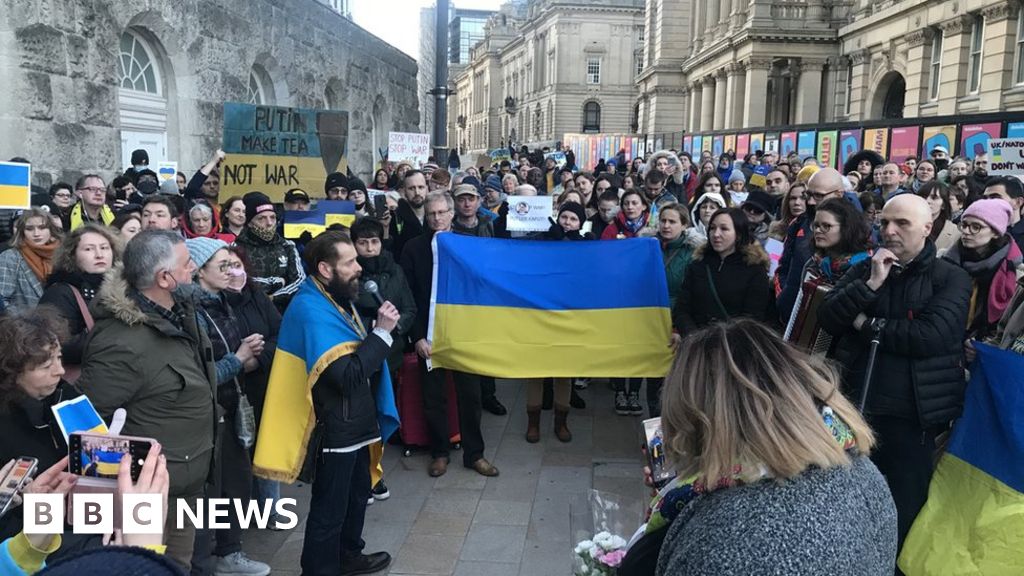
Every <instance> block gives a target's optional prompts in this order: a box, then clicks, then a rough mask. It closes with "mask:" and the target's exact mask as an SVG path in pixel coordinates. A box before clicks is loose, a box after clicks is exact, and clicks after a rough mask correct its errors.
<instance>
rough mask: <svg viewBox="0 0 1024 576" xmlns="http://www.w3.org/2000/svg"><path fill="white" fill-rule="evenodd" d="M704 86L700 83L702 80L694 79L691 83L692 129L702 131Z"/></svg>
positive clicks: (690, 124)
mask: <svg viewBox="0 0 1024 576" xmlns="http://www.w3.org/2000/svg"><path fill="white" fill-rule="evenodd" d="M703 94H704V88H703V86H702V85H701V83H700V80H694V81H693V83H692V84H690V123H689V126H690V131H691V132H699V131H700V105H701V102H702V101H703V100H704V97H703Z"/></svg>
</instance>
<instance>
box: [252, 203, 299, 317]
mask: <svg viewBox="0 0 1024 576" xmlns="http://www.w3.org/2000/svg"><path fill="white" fill-rule="evenodd" d="M242 203H243V204H245V228H243V229H242V233H241V234H239V235H238V237H237V238H236V239H235V244H237V245H238V246H241V247H242V248H244V249H245V254H246V256H247V257H248V259H249V265H250V267H251V269H250V271H249V276H250V277H251V278H252V281H253V282H255V283H256V284H257V285H258V286H260V287H261V288H262V289H263V292H264V293H266V295H267V296H270V299H271V300H273V301H274V305H275V306H277V309H278V310H280V311H281V312H282V313H284V309H285V307H287V306H288V302H289V301H290V300H291V298H292V295H294V294H295V292H297V291H298V289H299V286H300V285H301V284H302V281H303V280H305V278H306V273H305V271H304V270H303V269H302V262H301V261H300V260H299V252H298V250H297V249H296V248H295V243H294V242H292V241H291V240H286V239H285V238H284V236H281V234H279V233H278V231H277V213H276V212H275V211H274V204H273V203H272V202H271V201H270V198H269V197H267V195H266V194H264V193H262V192H249V193H248V194H246V195H245V196H243V197H242Z"/></svg>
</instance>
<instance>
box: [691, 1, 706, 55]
mask: <svg viewBox="0 0 1024 576" xmlns="http://www.w3.org/2000/svg"><path fill="white" fill-rule="evenodd" d="M703 4H704V2H703V0H696V1H695V2H694V3H693V26H692V27H691V29H692V30H693V33H692V34H691V40H690V55H694V54H697V53H698V52H700V49H701V47H702V46H703V45H704V42H703V36H704V6H703Z"/></svg>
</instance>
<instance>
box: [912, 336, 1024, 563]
mask: <svg viewBox="0 0 1024 576" xmlns="http://www.w3.org/2000/svg"><path fill="white" fill-rule="evenodd" d="M975 347H976V348H977V350H978V357H977V361H976V362H975V364H974V365H973V367H972V368H971V381H970V383H968V385H967V396H966V399H965V402H964V413H963V416H961V417H960V420H958V421H957V423H956V425H955V426H954V427H953V432H952V435H951V436H950V440H949V447H948V448H947V450H946V453H945V454H943V456H942V458H941V459H940V460H939V464H938V467H937V468H936V469H935V475H934V476H933V477H932V482H931V486H930V487H929V489H928V502H927V503H926V504H925V506H924V508H923V509H922V510H921V513H920V514H918V516H917V520H915V522H914V526H913V528H911V530H910V534H909V535H908V536H907V540H906V542H905V543H904V544H903V550H902V551H901V552H900V558H899V567H900V569H901V570H903V572H904V573H906V574H907V575H908V576H918V575H925V574H928V575H933V574H984V575H985V576H998V575H1003V574H1005V575H1010V574H1014V575H1018V574H1022V573H1024V417H1022V415H1024V356H1021V355H1020V354H1016V353H1014V352H1010V351H1008V350H1000V349H998V348H993V347H992V346H987V345H984V344H976V345H975Z"/></svg>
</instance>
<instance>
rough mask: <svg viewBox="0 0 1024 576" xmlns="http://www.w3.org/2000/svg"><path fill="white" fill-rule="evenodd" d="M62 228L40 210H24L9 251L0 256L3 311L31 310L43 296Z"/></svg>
mask: <svg viewBox="0 0 1024 576" xmlns="http://www.w3.org/2000/svg"><path fill="white" fill-rule="evenodd" d="M60 237H61V229H60V228H58V227H57V225H56V224H55V223H54V222H53V220H52V219H51V218H50V213H49V212H48V211H46V210H43V209H41V208H30V209H28V210H25V211H24V212H23V213H22V215H21V217H20V218H18V220H17V221H15V223H14V236H12V237H11V247H10V249H8V250H6V251H4V252H3V253H2V254H0V310H2V309H7V310H8V311H19V310H30V309H32V308H34V307H35V305H36V304H37V303H38V302H39V298H41V297H42V295H43V285H44V284H45V283H46V278H47V277H48V276H49V275H50V271H51V270H52V269H53V254H54V252H56V251H57V247H58V246H60Z"/></svg>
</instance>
